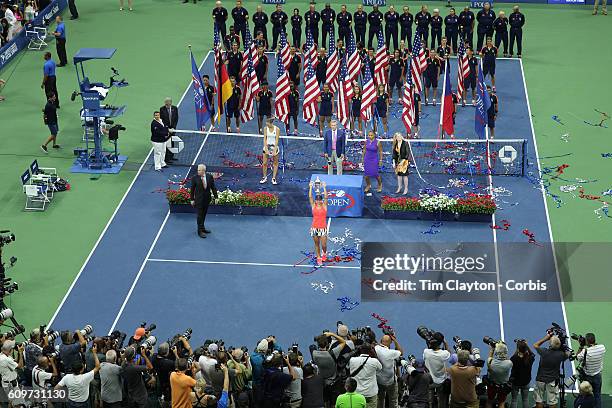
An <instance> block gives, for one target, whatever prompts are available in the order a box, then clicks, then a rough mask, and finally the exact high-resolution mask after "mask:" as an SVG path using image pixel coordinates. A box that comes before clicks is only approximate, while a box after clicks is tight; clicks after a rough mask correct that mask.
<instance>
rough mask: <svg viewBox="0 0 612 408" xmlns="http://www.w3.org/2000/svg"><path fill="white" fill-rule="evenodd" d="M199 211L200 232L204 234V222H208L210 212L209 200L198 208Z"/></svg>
mask: <svg viewBox="0 0 612 408" xmlns="http://www.w3.org/2000/svg"><path fill="white" fill-rule="evenodd" d="M196 209H197V211H198V218H197V223H198V232H204V221H206V213H207V212H208V200H205V203H201V204H199V205H197V207H196Z"/></svg>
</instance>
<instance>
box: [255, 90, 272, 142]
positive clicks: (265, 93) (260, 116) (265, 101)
mask: <svg viewBox="0 0 612 408" xmlns="http://www.w3.org/2000/svg"><path fill="white" fill-rule="evenodd" d="M256 99H257V102H258V103H259V104H258V105H257V123H258V125H259V133H261V134H263V121H264V117H266V118H269V117H270V116H271V115H272V101H273V99H274V98H273V97H272V91H270V90H269V89H268V81H262V82H261V90H260V91H259V92H258V93H257V96H256Z"/></svg>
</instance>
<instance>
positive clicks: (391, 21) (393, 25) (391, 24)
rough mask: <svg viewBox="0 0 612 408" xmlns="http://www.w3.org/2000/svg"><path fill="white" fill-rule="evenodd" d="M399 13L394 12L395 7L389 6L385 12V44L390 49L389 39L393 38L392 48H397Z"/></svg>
mask: <svg viewBox="0 0 612 408" xmlns="http://www.w3.org/2000/svg"><path fill="white" fill-rule="evenodd" d="M398 25H399V14H398V13H396V12H395V7H393V6H389V11H387V12H386V13H385V44H386V45H387V49H388V50H390V49H391V48H390V45H391V39H393V50H397V49H398V45H397V36H398V35H399V27H398Z"/></svg>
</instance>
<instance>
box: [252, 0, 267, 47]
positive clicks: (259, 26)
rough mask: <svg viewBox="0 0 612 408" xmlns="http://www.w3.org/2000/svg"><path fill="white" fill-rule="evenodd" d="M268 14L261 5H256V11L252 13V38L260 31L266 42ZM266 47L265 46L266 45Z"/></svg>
mask: <svg viewBox="0 0 612 408" xmlns="http://www.w3.org/2000/svg"><path fill="white" fill-rule="evenodd" d="M267 24H268V15H267V14H266V13H264V12H263V9H262V8H261V6H257V11H256V12H255V14H253V26H254V27H253V38H255V37H257V33H259V32H261V33H262V34H263V38H264V39H265V40H266V43H268V28H267ZM266 48H267V47H266Z"/></svg>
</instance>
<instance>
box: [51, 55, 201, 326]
mask: <svg viewBox="0 0 612 408" xmlns="http://www.w3.org/2000/svg"><path fill="white" fill-rule="evenodd" d="M210 53H211V51H208V53H207V54H206V57H204V61H202V64H200V67H199V69H202V67H203V66H204V63H205V62H206V60H207V59H208V55H209V54H210ZM190 87H191V84H189V86H188V87H187V89H185V92H183V95H182V96H181V99H180V100H179V103H178V105H180V104H181V103H182V102H183V99H184V98H185V95H187V92H189V88H190ZM178 105H177V106H178ZM152 152H153V148H151V149H149V153H147V157H145V159H144V160H143V162H142V164H141V165H140V167H139V168H138V172H136V175H135V176H134V178H133V179H132V182H131V183H130V185H129V186H128V188H127V190H126V191H125V193H124V194H123V197H121V200H120V201H119V203H118V204H117V207H115V211H113V215H111V217H110V219H109V220H108V222H107V223H106V225H105V226H104V229H103V230H102V232H101V233H100V236H99V237H98V239H97V240H96V243H95V244H94V246H93V248H92V249H91V251H90V252H89V255H87V258H85V262H83V265H82V266H81V269H79V272H78V273H77V275H76V276H75V278H74V280H73V281H72V283H71V284H70V287H69V288H68V291H67V292H66V294H65V295H64V297H63V298H62V301H61V302H60V304H59V306H58V307H57V309H55V312H54V313H53V316H51V320H49V323H47V326H49V327H51V325H52V324H53V321H54V320H55V319H56V318H57V315H58V314H59V311H60V310H61V309H62V307H63V306H64V303H66V300H67V299H68V296H70V293H71V292H72V289H73V288H74V286H75V285H76V283H77V281H78V280H79V277H80V276H81V274H82V273H83V271H84V270H85V266H87V264H88V263H89V260H90V259H91V257H92V255H93V253H94V252H95V251H96V249H97V248H98V245H99V244H100V241H102V238H103V237H104V235H105V234H106V230H108V227H109V226H110V225H111V223H112V222H113V220H114V219H115V215H117V212H118V211H119V208H121V205H122V204H123V202H124V201H125V198H126V197H127V195H128V194H129V192H130V191H131V190H132V187H133V186H134V183H135V182H136V180H137V179H138V176H140V173H141V172H142V169H143V168H144V166H145V164H146V163H147V162H148V161H149V157H150V156H151V153H152Z"/></svg>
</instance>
